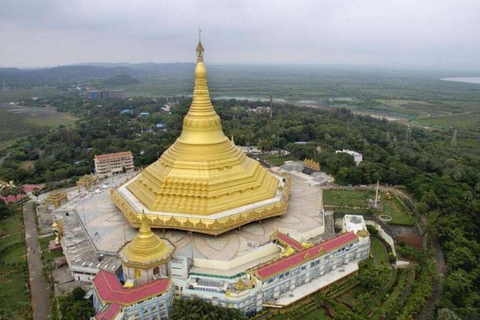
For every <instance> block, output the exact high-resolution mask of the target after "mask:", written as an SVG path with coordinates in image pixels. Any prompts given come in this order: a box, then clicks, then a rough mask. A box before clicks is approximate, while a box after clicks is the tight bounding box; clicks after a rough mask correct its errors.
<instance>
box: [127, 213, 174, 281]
mask: <svg viewBox="0 0 480 320" xmlns="http://www.w3.org/2000/svg"><path fill="white" fill-rule="evenodd" d="M173 251H174V247H173V246H172V245H169V244H168V243H167V242H166V241H165V240H162V239H160V237H159V236H157V235H156V234H154V233H153V232H152V230H151V229H150V225H149V219H148V218H147V216H146V215H143V216H142V222H141V225H140V229H139V230H138V233H137V235H136V236H135V238H133V240H132V241H130V242H129V243H127V244H126V245H125V246H124V247H123V248H122V249H121V250H120V251H119V253H118V256H119V258H120V261H121V262H122V267H123V273H124V275H125V276H126V277H127V278H130V279H136V281H137V282H138V283H142V282H148V279H151V278H152V277H153V276H168V274H167V272H168V270H167V267H166V264H167V263H168V262H169V261H170V258H171V256H172V254H173Z"/></svg>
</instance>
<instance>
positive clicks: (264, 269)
mask: <svg viewBox="0 0 480 320" xmlns="http://www.w3.org/2000/svg"><path fill="white" fill-rule="evenodd" d="M357 238H358V236H357V235H356V234H355V233H353V232H346V233H342V234H341V235H339V236H336V237H334V238H332V239H329V240H327V241H324V242H322V243H319V244H316V245H314V246H313V247H311V248H308V249H304V250H301V251H299V252H296V253H294V254H292V255H290V256H288V257H284V258H281V259H279V260H277V261H273V262H271V263H268V264H266V265H263V266H261V267H259V268H257V269H256V272H257V274H258V276H259V277H260V278H261V279H266V278H270V277H271V276H273V275H275V274H278V273H280V272H284V271H286V270H288V269H290V268H292V267H294V266H296V265H299V264H300V263H302V262H304V261H308V260H311V259H313V258H315V257H317V256H318V255H319V254H321V253H326V252H329V251H332V250H334V249H337V248H339V247H343V246H344V245H346V244H348V243H350V242H352V241H354V240H356V239H357Z"/></svg>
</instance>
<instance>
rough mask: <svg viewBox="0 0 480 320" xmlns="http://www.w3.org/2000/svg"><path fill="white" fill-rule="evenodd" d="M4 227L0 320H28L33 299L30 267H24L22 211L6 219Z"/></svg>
mask: <svg viewBox="0 0 480 320" xmlns="http://www.w3.org/2000/svg"><path fill="white" fill-rule="evenodd" d="M0 226H1V228H2V236H3V238H2V239H1V241H0V250H5V251H3V253H2V254H1V255H0V274H2V275H1V276H0V287H1V288H2V290H1V292H0V319H24V318H25V317H24V316H23V315H25V313H28V314H29V312H30V307H29V303H30V302H29V301H30V298H29V294H28V290H27V279H26V276H25V267H26V266H24V265H22V263H24V262H25V261H26V257H25V242H24V239H23V231H22V230H23V222H22V220H21V210H20V211H19V212H16V213H15V214H12V215H10V216H9V217H7V218H4V219H2V220H1V221H0ZM7 263H8V264H7ZM12 263H15V264H16V265H10V264H12ZM27 318H28V317H27Z"/></svg>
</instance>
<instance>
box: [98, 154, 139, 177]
mask: <svg viewBox="0 0 480 320" xmlns="http://www.w3.org/2000/svg"><path fill="white" fill-rule="evenodd" d="M94 161H95V172H96V173H97V175H98V176H101V177H102V176H111V175H114V174H117V173H121V172H123V171H124V170H125V171H132V170H133V169H134V165H133V155H132V152H130V151H125V152H118V153H110V154H100V155H98V156H95V159H94Z"/></svg>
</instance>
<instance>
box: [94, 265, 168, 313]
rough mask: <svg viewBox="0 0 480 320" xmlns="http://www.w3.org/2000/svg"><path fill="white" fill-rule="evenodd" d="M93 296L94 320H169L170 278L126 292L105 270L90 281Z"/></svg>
mask: <svg viewBox="0 0 480 320" xmlns="http://www.w3.org/2000/svg"><path fill="white" fill-rule="evenodd" d="M93 292H94V293H93V306H94V308H95V310H97V315H96V316H95V319H97V320H100V319H101V320H113V319H130V318H131V317H138V318H139V319H154V318H152V315H155V316H156V318H155V319H168V313H169V310H170V308H171V306H172V304H173V296H174V294H173V288H172V283H171V279H170V278H163V279H156V280H152V281H150V282H148V283H146V284H143V285H140V286H134V287H132V288H126V287H124V286H123V285H122V284H121V283H120V280H119V279H118V277H117V275H116V274H114V273H111V272H108V271H104V270H101V271H100V272H99V273H98V274H97V276H96V277H95V278H94V279H93Z"/></svg>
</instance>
